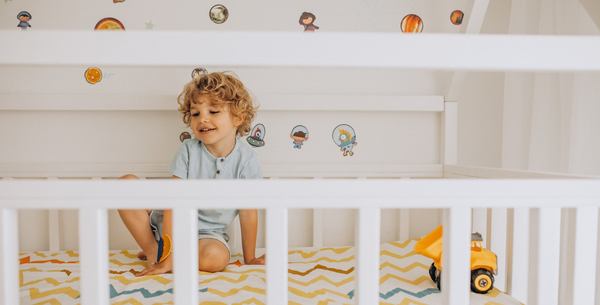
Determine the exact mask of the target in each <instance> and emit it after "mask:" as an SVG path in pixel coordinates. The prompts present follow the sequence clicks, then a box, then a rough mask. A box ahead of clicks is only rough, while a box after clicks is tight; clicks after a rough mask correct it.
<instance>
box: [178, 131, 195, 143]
mask: <svg viewBox="0 0 600 305" xmlns="http://www.w3.org/2000/svg"><path fill="white" fill-rule="evenodd" d="M191 138H192V135H190V133H189V132H187V131H184V132H182V133H181V134H179V141H181V142H183V141H185V140H187V139H191Z"/></svg>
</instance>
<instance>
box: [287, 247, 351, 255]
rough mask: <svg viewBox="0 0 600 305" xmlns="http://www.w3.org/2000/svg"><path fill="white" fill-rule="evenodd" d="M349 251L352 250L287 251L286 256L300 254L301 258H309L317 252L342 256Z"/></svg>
mask: <svg viewBox="0 0 600 305" xmlns="http://www.w3.org/2000/svg"><path fill="white" fill-rule="evenodd" d="M350 249H352V247H344V248H322V249H319V250H315V251H304V250H292V251H288V255H292V254H300V255H301V256H302V257H303V258H309V257H313V256H314V255H315V254H317V253H319V252H325V251H333V252H334V253H335V254H342V253H344V252H346V251H348V250H350Z"/></svg>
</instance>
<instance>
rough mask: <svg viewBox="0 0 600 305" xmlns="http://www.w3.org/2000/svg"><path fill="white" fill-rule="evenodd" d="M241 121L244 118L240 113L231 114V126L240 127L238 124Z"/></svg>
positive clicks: (240, 123)
mask: <svg viewBox="0 0 600 305" xmlns="http://www.w3.org/2000/svg"><path fill="white" fill-rule="evenodd" d="M242 122H244V118H243V117H242V116H241V115H234V116H233V126H235V127H236V128H237V127H240V125H242Z"/></svg>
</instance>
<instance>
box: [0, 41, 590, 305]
mask: <svg viewBox="0 0 600 305" xmlns="http://www.w3.org/2000/svg"><path fill="white" fill-rule="evenodd" d="M0 38H1V39H2V40H3V41H19V43H20V44H26V45H28V46H29V47H28V48H26V49H18V48H4V49H2V50H0V65H5V66H15V65H18V66H21V65H23V66H26V65H34V66H41V65H66V66H72V65H85V64H94V65H100V64H102V65H116V66H193V65H195V64H196V63H197V60H198V58H199V57H200V58H202V61H203V64H204V65H207V66H211V65H216V66H227V67H248V66H250V67H281V66H305V67H306V66H308V67H310V66H318V67H358V68H360V67H379V68H403V69H415V68H416V69H458V70H511V71H514V70H537V71H561V70H571V71H574V70H575V71H583V70H593V71H595V70H600V62H598V61H597V60H595V58H596V54H598V51H599V50H600V39H597V38H593V37H551V36H506V35H497V36H486V35H478V36H470V35H464V36H454V35H419V36H407V35H397V34H375V33H351V34H350V33H320V34H319V35H302V34H301V33H300V34H296V33H281V32H279V33H267V32H265V33H254V32H249V33H235V32H232V33H223V32H219V33H212V32H193V33H192V32H189V33H183V32H153V33H142V32H128V33H101V32H94V33H84V32H60V31H59V32H43V31H38V32H32V33H14V32H0ZM207 40H210V41H215V42H217V43H214V46H215V47H214V48H201V41H207ZM356 41H364V44H362V45H359V46H357V44H356V43H355V42H356ZM184 44H191V46H192V47H190V48H183V49H182V48H179V47H177V46H181V45H184ZM505 44H512V45H518V46H520V47H519V48H511V49H502V48H500V46H503V45H505ZM111 45H119V46H120V47H119V48H118V49H115V48H110V47H107V46H111ZM238 45H244V46H246V47H245V48H244V52H243V53H240V51H239V49H238V48H237V47H236V46H238ZM303 45H318V46H321V49H322V50H326V51H325V52H321V53H319V54H313V53H306V52H304V51H302V46H303ZM193 46H195V47H193ZM373 46H375V47H373ZM447 46H453V47H452V48H447ZM441 49H443V50H445V51H444V52H438V51H436V50H441ZM39 50H44V52H43V53H41V52H39ZM174 54H176V55H177V56H173V55H174ZM398 54H403V56H398ZM567 54H568V56H566V55H567ZM6 100H7V101H8V100H10V99H6ZM27 100H28V101H30V102H27V103H25V104H17V103H14V102H13V103H8V102H5V103H3V104H2V109H1V110H69V109H78V110H81V109H84V110H96V109H103V108H104V107H107V106H108V107H123V106H122V104H119V106H115V105H116V104H112V106H111V105H106V104H102V103H103V102H102V101H105V99H102V97H99V98H97V99H92V102H91V103H90V104H85V105H81V104H77V105H75V104H74V103H73V101H74V99H71V101H69V98H68V97H66V98H65V99H63V100H65V102H64V103H62V104H56V103H53V104H48V103H47V100H44V99H43V98H42V99H37V100H33V99H27ZM264 100H265V101H266V104H265V105H264V110H265V111H270V110H273V111H280V110H282V109H278V108H277V107H278V106H277V104H276V103H272V104H270V105H269V100H270V99H269V98H268V97H267V98H265V99H264ZM272 100H274V98H272ZM342 101H344V98H339V99H337V102H334V103H333V104H318V103H315V104H312V105H311V104H308V105H306V104H304V105H303V106H301V107H300V108H303V107H306V108H305V109H293V108H289V107H287V108H285V109H283V110H286V111H295V110H306V109H310V110H313V111H330V110H335V109H338V108H339V106H340V102H342ZM350 105H352V106H353V107H355V108H354V109H352V110H353V111H370V110H372V109H371V108H367V109H365V108H361V106H360V105H361V104H360V103H352V102H351V103H350ZM375 105H378V106H377V107H380V108H378V109H377V110H378V111H398V112H403V111H431V112H436V113H441V114H442V115H441V116H440V120H441V121H440V122H439V126H441V127H442V128H443V132H441V133H440V138H439V141H440V146H439V147H440V162H439V163H438V164H429V165H426V166H423V165H418V166H414V165H408V166H405V167H401V168H389V167H386V166H382V167H381V168H380V169H379V170H377V171H372V170H366V169H364V168H360V167H358V168H355V169H353V170H350V171H348V170H345V171H342V170H341V168H335V167H332V168H329V169H326V170H322V171H320V172H318V171H317V170H316V169H315V168H312V169H310V168H309V169H306V170H305V171H304V172H302V171H298V170H295V169H294V168H293V166H291V165H289V164H288V165H287V166H285V165H284V166H281V165H277V164H272V165H269V164H266V166H265V172H266V176H268V177H270V178H300V177H304V178H307V177H308V178H321V179H319V180H307V179H265V180H263V181H162V180H146V181H136V182H135V183H128V184H127V186H125V185H124V184H123V183H121V182H118V181H109V180H101V179H94V180H91V181H57V180H60V179H49V181H29V180H23V179H15V178H22V177H40V176H41V177H47V178H48V177H50V178H52V177H54V178H69V177H80V178H81V177H90V178H102V177H114V176H118V175H119V174H122V173H123V171H122V170H121V168H117V167H113V168H100V169H96V171H94V170H93V169H91V168H88V169H85V170H81V169H79V172H78V169H77V168H76V167H75V166H74V165H72V167H70V168H69V165H66V170H65V167H62V166H61V168H59V167H57V166H56V165H52V164H49V165H48V166H47V168H43V167H42V168H39V167H31V168H18V167H16V166H13V167H12V168H11V167H10V166H6V168H4V169H3V170H2V172H0V174H1V176H2V177H3V178H4V179H3V180H2V181H0V204H1V208H2V209H1V210H0V213H1V215H0V216H1V218H0V219H1V221H2V222H1V228H0V229H1V232H2V238H1V240H0V242H1V245H2V248H1V252H0V257H1V258H2V260H1V262H0V266H1V267H2V271H3V272H2V273H1V274H2V275H1V276H0V279H1V280H2V281H1V283H2V286H1V287H0V292H1V293H0V295H1V296H2V298H1V299H0V300H1V301H2V304H17V303H18V299H19V293H18V291H19V287H18V283H17V281H16V280H14V279H16V278H19V275H18V268H17V265H16V263H15V262H17V261H18V235H17V210H18V209H77V210H79V219H80V220H79V221H80V223H82V224H83V223H84V224H86V225H85V226H80V227H79V233H80V234H79V235H80V243H79V245H80V260H81V271H82V273H81V303H82V304H108V303H109V291H108V289H109V285H108V276H107V274H108V268H109V267H108V240H107V239H108V237H107V233H106V228H107V213H106V211H107V209H116V208H134V207H144V208H166V207H169V208H173V209H174V211H175V213H174V217H175V219H174V223H175V228H174V230H175V236H176V239H175V241H174V242H175V248H177V249H186V250H189V251H179V252H175V261H176V264H175V270H174V272H175V273H174V276H173V279H174V283H173V284H174V287H175V292H174V301H175V304H198V293H197V291H198V284H197V283H198V273H197V272H195V271H194V270H197V259H196V257H195V255H196V254H195V253H196V252H197V251H196V250H197V249H195V248H194V245H196V243H195V242H191V241H193V240H194V238H195V235H194V234H192V232H194V226H195V225H196V223H195V221H194V217H195V216H194V215H195V210H196V209H197V208H210V207H211V204H213V203H214V202H219V206H220V207H230V208H243V207H252V208H264V209H266V226H267V230H266V233H267V234H266V236H267V237H266V253H267V255H268V261H267V268H266V278H267V279H268V281H267V283H266V288H267V289H266V302H267V303H268V304H286V303H288V294H287V293H286V292H287V291H288V289H287V288H288V273H287V263H288V261H287V259H288V255H287V244H288V243H287V233H288V223H287V215H288V209H292V208H318V209H322V208H333V209H339V208H353V209H357V210H358V221H357V225H358V229H357V233H356V236H357V244H356V254H357V258H356V267H357V269H356V272H355V275H356V277H355V278H356V281H357V285H356V287H357V290H356V291H355V292H356V296H355V298H354V299H355V300H356V301H355V302H356V303H357V304H377V303H379V302H380V290H379V280H380V278H379V252H380V251H379V250H380V240H379V236H380V226H379V224H380V218H381V209H384V208H390V209H399V208H400V209H406V208H436V209H443V223H444V226H445V232H447V234H445V235H444V253H447V255H444V265H445V266H448V267H446V268H445V272H444V273H443V277H444V278H443V280H442V282H443V283H447V284H445V285H444V289H443V291H442V299H441V300H442V303H443V304H457V305H458V304H461V305H462V304H469V302H470V300H471V295H470V292H469V288H468V285H469V279H470V275H469V272H468V270H469V268H468V265H469V255H468V253H469V249H470V247H469V238H470V233H471V231H472V230H473V229H474V230H477V231H483V232H486V233H484V234H487V235H488V236H489V237H488V240H491V244H490V245H489V246H490V247H491V248H492V249H493V250H494V251H496V252H497V254H498V255H499V261H500V262H501V263H500V264H501V266H502V267H500V274H499V276H498V286H499V287H501V288H502V290H506V291H507V292H508V293H509V294H510V295H512V296H513V297H515V298H516V299H518V300H521V301H525V302H527V301H528V300H533V302H534V303H536V304H544V305H546V304H559V303H560V300H561V299H559V283H560V282H561V281H564V278H565V277H567V275H566V274H565V273H564V270H561V269H560V268H559V261H560V256H561V238H560V236H561V227H560V226H557V225H556V224H559V223H561V209H562V208H576V212H575V213H576V219H577V222H576V224H575V233H574V234H575V236H576V240H575V249H574V253H575V254H574V264H573V265H574V269H573V270H572V278H573V281H574V282H573V283H572V284H571V286H570V287H572V290H571V291H569V292H561V298H564V293H567V295H569V296H571V300H572V303H573V304H594V300H595V295H596V291H597V289H596V274H597V273H596V272H590V271H589V270H596V259H597V226H598V224H597V221H598V204H599V201H600V191H598V190H600V188H599V187H598V182H597V181H593V180H581V179H577V180H575V179H568V180H567V179H560V178H573V177H568V176H561V175H552V174H544V173H532V172H511V171H504V170H499V169H478V168H469V167H460V166H457V165H456V163H457V136H458V135H457V133H458V130H457V105H456V103H455V102H444V101H443V98H430V99H426V100H425V102H418V103H414V102H411V99H407V100H406V102H400V103H398V102H390V100H385V99H382V100H380V101H379V102H378V103H375ZM152 107H154V108H155V109H166V108H164V107H165V106H164V105H163V104H162V101H161V100H156V101H155V104H154V106H152ZM125 108H126V109H133V110H135V109H146V106H145V105H143V104H139V103H138V104H136V103H131V104H126V106H125ZM290 172H291V174H290ZM146 174H147V176H163V174H164V172H161V171H160V170H148V172H147V173H146ZM334 177H335V178H349V177H350V178H359V179H358V180H357V179H351V180H350V179H322V178H334ZM390 177H392V178H403V177H404V178H410V177H418V178H423V177H429V178H436V179H423V180H421V179H366V178H390ZM459 177H462V178H465V177H468V178H474V177H476V178H559V179H551V180H513V179H510V180H496V179H494V180H481V179H478V180H472V179H439V178H459ZM232 186H235V187H236V188H238V189H239V192H236V193H232V192H229V191H227V190H228V189H230V188H231V187H232ZM197 187H198V188H203V189H207V190H208V191H206V192H204V193H202V194H201V195H199V194H198V193H197V192H194V191H192V190H191V189H192V188H197ZM296 188H303V189H310V190H311V191H310V192H306V193H303V194H301V195H299V196H296V197H290V196H289V194H290V193H293V190H294V189H296ZM348 189H350V190H352V191H350V192H349V191H347V190H348ZM31 190H35V192H32V191H31ZM487 209H491V214H490V215H491V219H492V221H491V223H490V224H488V222H487V219H488V217H487V215H488V210H487ZM513 209H514V210H513ZM532 209H533V210H532ZM530 211H533V212H530ZM508 214H510V216H511V217H508ZM530 214H534V215H535V217H534V218H535V219H536V220H537V222H532V223H530V219H531V216H530ZM50 215H52V214H50ZM400 215H401V216H400V219H402V220H404V221H405V220H407V218H408V217H407V216H406V214H402V213H401V214H400ZM314 217H315V219H317V220H319V219H320V217H321V216H320V215H319V213H318V212H316V213H315V214H314ZM509 219H510V220H511V223H509V221H508V220H509ZM50 223H51V224H54V223H55V219H54V220H51V221H50ZM318 223H319V222H318V221H316V222H315V224H314V225H315V226H316V227H317V230H316V232H319V230H318ZM406 223H408V222H406ZM488 228H490V232H487V231H488V230H487V229H488ZM530 229H531V230H532V232H531V234H533V235H532V236H534V237H535V238H536V241H537V243H532V241H531V240H529V236H530ZM49 231H50V232H51V234H55V233H52V232H54V230H52V229H51V230H49ZM401 231H402V232H403V233H401V234H405V235H406V233H405V232H406V227H404V229H401ZM539 232H543V233H544V234H539ZM315 235H318V234H315ZM318 239H319V238H318V237H316V238H315V240H318ZM51 240H52V237H51ZM54 240H56V239H55V238H54ZM586 241H593V242H586ZM563 242H564V241H563ZM55 243H56V242H55ZM530 244H531V245H530ZM189 245H192V246H191V247H190V246H189ZM533 245H536V246H535V247H534V249H533V250H532V249H531V247H532V246H533ZM542 254H543V255H542ZM532 255H533V256H532ZM531 257H533V259H535V261H532V260H531V259H532V258H531ZM534 262H535V264H534ZM529 265H535V266H536V267H534V268H532V269H531V270H532V272H531V273H530V271H529V268H528V266H529ZM530 277H531V278H532V279H534V280H533V281H530ZM560 287H562V286H560Z"/></svg>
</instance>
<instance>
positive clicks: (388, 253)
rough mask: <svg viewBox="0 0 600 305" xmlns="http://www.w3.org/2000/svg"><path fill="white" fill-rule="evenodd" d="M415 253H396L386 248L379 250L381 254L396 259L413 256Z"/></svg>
mask: <svg viewBox="0 0 600 305" xmlns="http://www.w3.org/2000/svg"><path fill="white" fill-rule="evenodd" d="M415 254H417V253H416V252H415V251H410V252H408V253H406V254H404V255H401V254H396V253H393V252H390V251H388V250H383V251H381V252H380V255H381V256H384V255H385V256H390V257H395V258H397V259H403V258H407V257H410V256H413V255H415Z"/></svg>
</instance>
